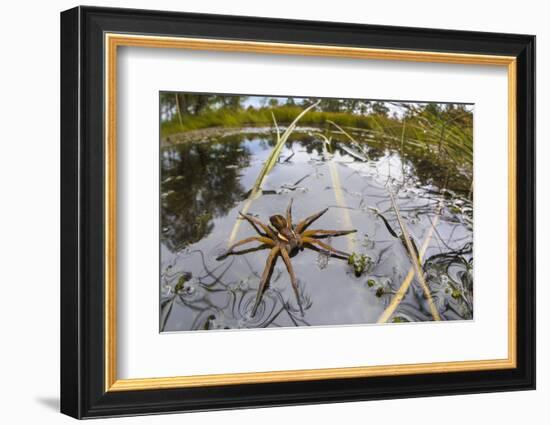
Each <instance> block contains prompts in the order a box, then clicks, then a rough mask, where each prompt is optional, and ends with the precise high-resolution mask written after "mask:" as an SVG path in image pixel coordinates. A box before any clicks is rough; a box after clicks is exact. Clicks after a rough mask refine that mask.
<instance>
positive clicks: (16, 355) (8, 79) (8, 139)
mask: <svg viewBox="0 0 550 425" xmlns="http://www.w3.org/2000/svg"><path fill="white" fill-rule="evenodd" d="M76 4H77V3H74V2H71V1H62V0H55V1H49V2H35V3H34V4H33V3H32V2H28V1H26V2H24V1H18V2H6V3H4V4H3V7H2V14H1V17H0V22H1V24H0V32H1V34H2V38H1V40H2V43H1V46H2V48H1V54H2V59H1V62H0V63H1V65H0V75H1V78H0V117H1V119H0V122H1V125H0V182H1V183H0V187H1V191H0V193H1V194H2V198H3V202H2V204H1V207H0V253H1V255H0V258H1V262H0V264H1V267H0V283H1V284H2V288H3V291H4V293H3V296H2V297H1V298H0V319H1V320H0V329H1V335H2V339H1V347H2V349H1V350H0V392H1V393H2V394H1V398H0V400H1V402H0V405H1V406H2V408H1V409H0V417H1V418H2V419H1V421H2V422H3V423H6V424H16V423H27V422H29V423H33V421H34V422H36V423H42V424H44V423H69V422H71V421H72V420H71V419H70V418H68V417H64V416H62V415H60V414H59V413H58V412H57V410H58V403H59V400H58V391H59V389H58V381H59V366H58V363H59V361H58V358H59V348H58V347H59V332H58V329H59V313H58V311H59V300H58V299H59V297H58V294H59V12H60V11H61V10H64V9H68V8H70V7H73V6H75V5H76ZM95 4H96V5H101V6H120V7H136V8H149V9H151V8H156V9H166V10H181V11H190V12H206V13H222V14H236V15H251V16H254V15H256V16H269V17H281V18H296V19H313V20H329V21H346V22H359V23H369V24H386V25H403V26H416V27H437V28H449V29H464V30H479V31H497V32H518V33H530V34H536V35H537V54H538V57H537V62H538V67H537V74H538V90H537V93H538V94H537V97H538V98H537V108H538V117H539V123H541V124H540V125H539V126H538V130H539V131H538V137H537V138H538V141H539V143H538V152H537V154H538V158H539V164H540V162H541V161H540V160H541V159H543V158H548V157H549V155H550V146H549V144H548V143H545V141H547V140H548V138H549V136H550V131H549V127H548V125H547V120H546V119H545V117H547V116H549V115H550V106H549V102H548V100H549V99H548V94H549V79H548V76H549V75H550V27H549V26H548V22H547V18H548V11H546V10H545V3H544V2H541V1H530V0H524V1H521V2H518V1H514V2H510V1H502V0H501V1H498V2H497V1H491V2H481V1H470V0H461V1H457V2H441V1H414V2H412V1H407V0H392V1H388V2H358V1H353V0H339V1H338V2H320V1H315V2H313V1H311V2H306V1H304V0H302V1H299V0H277V1H274V2H262V1H257V0H256V1H238V0H233V1H227V0H225V1H224V0H201V1H197V0H194V1H186V2H182V1H169V0H157V1H155V2H150V1H144V0H134V1H130V0H128V1H99V0H98V1H96V2H95ZM30 110H32V113H31V112H29V111H30ZM549 181H550V167H547V166H544V164H542V165H541V166H539V168H538V187H539V190H538V192H539V196H538V216H539V217H540V218H541V219H540V220H539V221H538V253H539V255H538V257H539V278H538V297H537V298H538V307H537V310H538V323H539V326H538V359H539V362H538V389H537V391H534V392H533V391H531V392H521V393H500V394H483V395H469V396H456V397H438V398H423V399H409V400H393V401H380V402H364V403H345V404H337V405H321V406H304V407H287V408H271V409H259V410H241V411H234V412H213V413H199V414H190V415H185V416H182V415H166V416H156V417H139V418H127V419H115V420H111V421H110V423H117V422H120V423H127V424H142V423H153V421H154V423H159V424H169V423H181V422H182V421H185V422H186V423H189V424H213V423H218V422H223V423H224V424H228V425H229V424H240V425H242V424H252V423H254V424H256V423H262V424H271V423H305V422H308V421H310V420H311V421H315V423H327V424H328V423H344V422H345V423H348V422H361V423H377V424H379V423H405V424H424V423H443V424H445V425H452V424H461V425H463V424H464V423H468V422H470V421H475V422H476V423H477V422H481V421H487V420H489V421H491V422H492V423H499V424H514V423H525V422H530V423H533V424H537V423H548V419H549V417H550V414H549V413H548V408H547V403H548V400H550V368H549V365H548V362H547V360H548V359H549V358H550V332H549V325H548V323H550V314H549V310H548V309H545V305H544V303H545V300H546V299H548V298H550V287H549V286H548V282H547V281H546V280H547V279H545V277H546V276H545V273H544V268H543V267H544V263H543V261H544V260H545V259H548V258H549V256H550V249H549V248H548V244H546V243H545V240H547V239H548V238H549V237H550V232H549V230H550V229H549V225H548V221H547V220H545V217H546V215H547V213H548V211H549V199H548V197H544V196H543V195H544V193H545V190H544V186H545V183H548V182H549ZM546 192H547V191H546ZM541 260H542V261H541ZM6 290H7V293H6ZM101 422H103V421H101Z"/></svg>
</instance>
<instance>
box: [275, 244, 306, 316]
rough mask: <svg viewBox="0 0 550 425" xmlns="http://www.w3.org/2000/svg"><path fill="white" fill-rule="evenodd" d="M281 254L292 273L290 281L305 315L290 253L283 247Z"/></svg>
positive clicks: (289, 272)
mask: <svg viewBox="0 0 550 425" xmlns="http://www.w3.org/2000/svg"><path fill="white" fill-rule="evenodd" d="M281 256H282V257H283V261H284V263H285V266H286V270H287V271H288V274H289V275H290V283H292V289H294V294H295V295H296V301H298V306H299V307H300V313H302V316H303V315H304V309H303V308H302V301H301V300H300V293H299V292H298V282H297V281H296V275H295V274H294V268H293V267H292V262H291V261H290V257H289V255H288V251H287V250H286V248H285V247H282V248H281Z"/></svg>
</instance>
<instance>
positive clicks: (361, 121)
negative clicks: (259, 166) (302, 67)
mask: <svg viewBox="0 0 550 425" xmlns="http://www.w3.org/2000/svg"><path fill="white" fill-rule="evenodd" d="M302 110H303V108H302V107H300V106H278V107H272V108H261V109H243V110H237V111H235V110H229V109H218V110H213V111H206V112H203V113H202V114H200V115H184V116H183V117H182V123H181V124H180V122H179V120H178V118H177V117H175V118H174V119H173V120H171V121H164V122H162V123H161V136H162V137H166V136H170V135H172V134H177V133H182V132H185V131H189V130H199V129H203V128H211V127H237V128H238V127H245V126H271V125H273V118H272V116H271V113H273V115H274V116H275V119H276V120H277V122H278V123H279V125H283V126H284V125H286V124H290V123H291V122H292V121H294V119H295V118H296V117H297V116H298V115H299V114H300V113H301V112H302ZM378 120H381V121H383V123H384V124H388V123H387V121H392V120H391V119H390V118H386V117H382V116H380V117H377V118H375V117H374V116H361V115H353V114H350V113H346V112H321V111H310V112H308V113H307V114H306V115H305V116H304V117H302V119H301V120H300V125H311V126H324V125H326V124H327V123H328V121H334V122H335V123H337V124H338V125H340V126H342V127H345V126H347V127H357V128H361V129H374V128H376V126H377V125H378V124H377V123H376V121H378Z"/></svg>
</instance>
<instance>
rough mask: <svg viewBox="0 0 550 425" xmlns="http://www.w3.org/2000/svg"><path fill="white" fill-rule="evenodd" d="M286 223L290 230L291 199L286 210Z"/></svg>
mask: <svg viewBox="0 0 550 425" xmlns="http://www.w3.org/2000/svg"><path fill="white" fill-rule="evenodd" d="M286 222H287V223H288V227H290V228H291V229H292V198H290V202H289V203H288V207H287V208H286Z"/></svg>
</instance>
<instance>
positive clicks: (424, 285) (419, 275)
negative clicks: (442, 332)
mask: <svg viewBox="0 0 550 425" xmlns="http://www.w3.org/2000/svg"><path fill="white" fill-rule="evenodd" d="M388 192H389V194H390V199H391V204H392V207H393V210H394V211H395V215H396V216H397V222H398V223H399V227H400V228H401V234H402V235H403V238H402V239H403V242H404V243H405V246H406V248H407V252H408V254H409V258H410V260H411V263H412V266H413V268H414V271H415V272H416V276H417V278H418V281H419V282H420V285H421V286H422V289H423V290H424V294H425V295H426V299H427V300H428V304H429V306H430V312H431V313H432V316H433V318H434V320H437V321H439V320H441V317H440V316H439V311H437V308H436V307H435V304H434V301H433V298H432V294H431V293H430V288H429V287H428V284H427V283H426V279H425V278H424V273H423V271H422V266H421V264H420V258H419V256H418V255H417V254H416V252H415V250H414V248H413V245H412V242H411V236H410V233H409V231H408V229H407V226H406V224H405V222H404V221H403V219H402V218H401V214H400V213H399V209H398V208H397V203H396V202H395V199H394V197H393V193H391V191H388Z"/></svg>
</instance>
